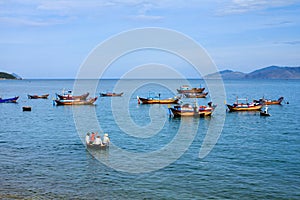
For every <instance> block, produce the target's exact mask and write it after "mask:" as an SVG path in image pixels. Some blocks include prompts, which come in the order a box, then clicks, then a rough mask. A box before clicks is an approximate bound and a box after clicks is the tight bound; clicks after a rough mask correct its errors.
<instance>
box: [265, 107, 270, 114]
mask: <svg viewBox="0 0 300 200" xmlns="http://www.w3.org/2000/svg"><path fill="white" fill-rule="evenodd" d="M268 109H269V108H268V106H266V107H265V110H264V113H266V114H267V113H268Z"/></svg>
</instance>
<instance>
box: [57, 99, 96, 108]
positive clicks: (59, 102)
mask: <svg viewBox="0 0 300 200" xmlns="http://www.w3.org/2000/svg"><path fill="white" fill-rule="evenodd" d="M97 98H98V97H95V98H90V99H88V100H80V99H75V100H74V99H56V100H54V101H55V103H56V105H57V106H60V105H92V104H94V103H95V101H96V100H97Z"/></svg>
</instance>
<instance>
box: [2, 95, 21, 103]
mask: <svg viewBox="0 0 300 200" xmlns="http://www.w3.org/2000/svg"><path fill="white" fill-rule="evenodd" d="M18 98H19V97H18V96H16V97H13V98H8V99H2V98H1V97H0V103H17V100H18Z"/></svg>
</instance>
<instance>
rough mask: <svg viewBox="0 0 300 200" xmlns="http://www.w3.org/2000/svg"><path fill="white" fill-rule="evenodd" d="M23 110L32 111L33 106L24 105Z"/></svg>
mask: <svg viewBox="0 0 300 200" xmlns="http://www.w3.org/2000/svg"><path fill="white" fill-rule="evenodd" d="M23 111H31V107H30V106H23Z"/></svg>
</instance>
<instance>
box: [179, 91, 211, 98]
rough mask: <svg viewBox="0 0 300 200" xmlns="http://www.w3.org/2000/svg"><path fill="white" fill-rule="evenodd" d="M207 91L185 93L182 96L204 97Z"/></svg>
mask: <svg viewBox="0 0 300 200" xmlns="http://www.w3.org/2000/svg"><path fill="white" fill-rule="evenodd" d="M207 95H208V92H205V93H185V94H184V96H185V97H186V98H206V96H207Z"/></svg>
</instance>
